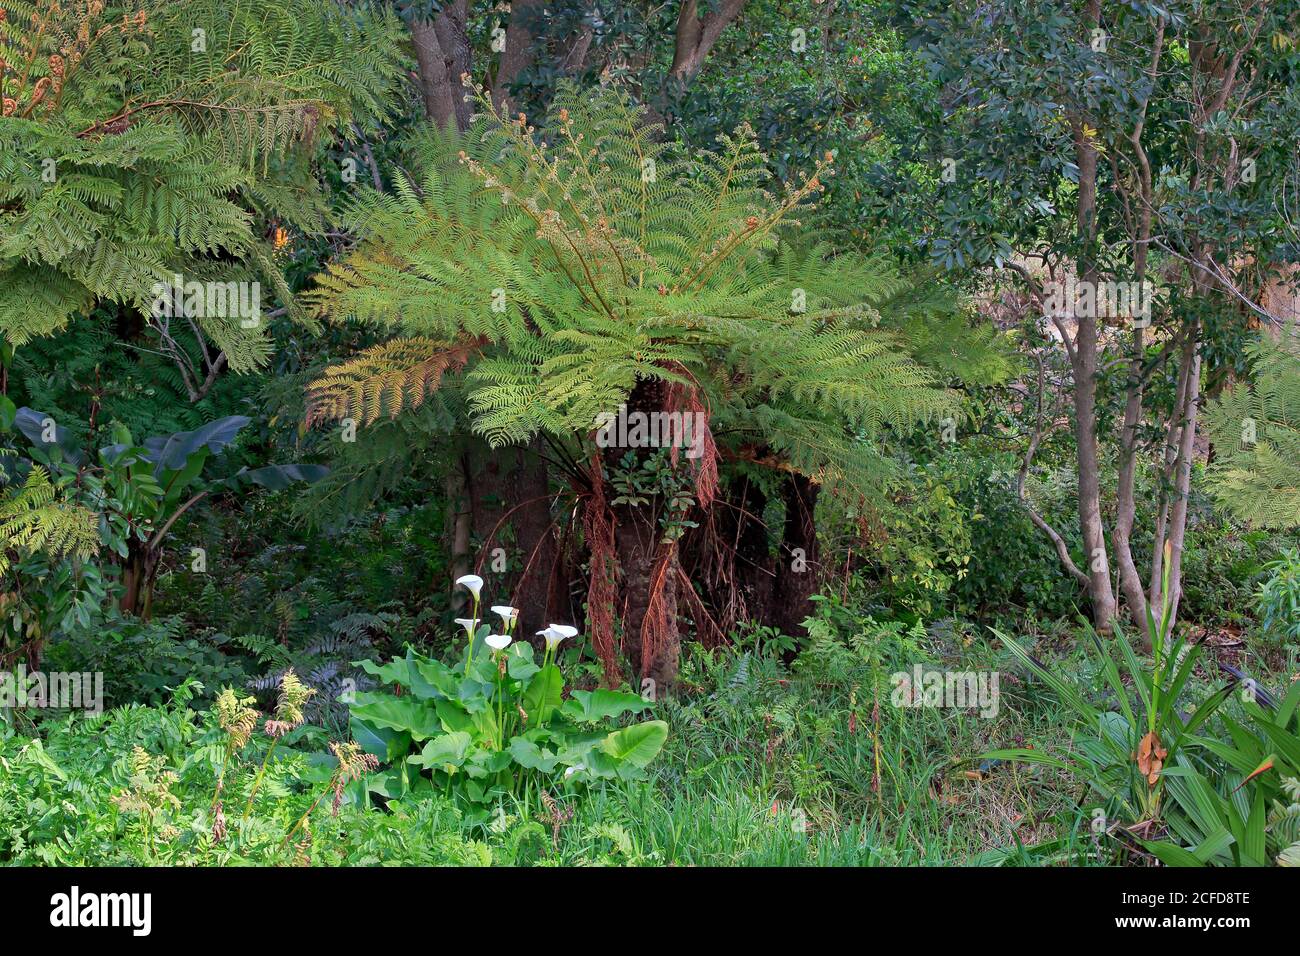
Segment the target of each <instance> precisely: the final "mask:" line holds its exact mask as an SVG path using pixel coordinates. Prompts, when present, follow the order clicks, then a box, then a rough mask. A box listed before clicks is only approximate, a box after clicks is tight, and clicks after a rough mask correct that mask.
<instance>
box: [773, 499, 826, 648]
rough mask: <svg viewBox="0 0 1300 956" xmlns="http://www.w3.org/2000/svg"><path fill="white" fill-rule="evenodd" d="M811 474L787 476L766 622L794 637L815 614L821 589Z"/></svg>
mask: <svg viewBox="0 0 1300 956" xmlns="http://www.w3.org/2000/svg"><path fill="white" fill-rule="evenodd" d="M819 490H820V489H818V487H817V486H816V485H815V484H814V483H813V482H812V480H811V479H810V478H807V477H805V476H803V475H798V474H792V475H790V477H789V478H787V479H786V482H785V487H784V489H783V495H784V498H785V527H784V530H783V533H782V540H781V547H780V550H779V552H778V554H777V559H776V580H775V582H774V583H773V587H772V597H771V604H770V605H769V611H768V614H767V620H766V621H765V623H767V624H770V625H771V626H772V627H775V628H777V629H778V630H780V632H781V633H782V634H788V635H790V636H791V637H794V636H796V635H797V633H798V629H799V628H801V627H802V626H803V622H804V619H805V618H807V617H809V616H811V614H812V610H813V605H812V600H811V598H812V596H813V594H814V593H815V592H816V590H817V569H818V567H819V566H820V565H819V557H820V551H819V548H818V545H817V522H816V509H817V495H818V492H819Z"/></svg>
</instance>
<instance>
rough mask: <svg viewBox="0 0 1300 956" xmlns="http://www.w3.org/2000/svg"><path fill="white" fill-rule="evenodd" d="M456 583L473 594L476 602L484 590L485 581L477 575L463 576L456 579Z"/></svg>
mask: <svg viewBox="0 0 1300 956" xmlns="http://www.w3.org/2000/svg"><path fill="white" fill-rule="evenodd" d="M456 583H457V584H459V585H460V586H461V587H464V588H466V589H467V590H468V591H469V592H470V593H471V594H473V595H474V600H475V601H477V600H478V596H479V592H480V591H482V590H483V579H482V578H481V577H479V576H478V575H477V574H462V575H461V576H460V577H458V578H457V579H456Z"/></svg>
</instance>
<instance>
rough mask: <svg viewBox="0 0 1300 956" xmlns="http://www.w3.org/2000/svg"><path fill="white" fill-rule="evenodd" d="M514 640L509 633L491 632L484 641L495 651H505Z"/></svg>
mask: <svg viewBox="0 0 1300 956" xmlns="http://www.w3.org/2000/svg"><path fill="white" fill-rule="evenodd" d="M513 641H514V638H512V637H511V636H510V635H509V634H489V635H488V636H487V637H485V638H483V643H484V644H486V645H487V646H488V647H490V648H492V650H494V651H504V650H505V649H506V648H507V647H509V646H510V644H511V643H512V642H513Z"/></svg>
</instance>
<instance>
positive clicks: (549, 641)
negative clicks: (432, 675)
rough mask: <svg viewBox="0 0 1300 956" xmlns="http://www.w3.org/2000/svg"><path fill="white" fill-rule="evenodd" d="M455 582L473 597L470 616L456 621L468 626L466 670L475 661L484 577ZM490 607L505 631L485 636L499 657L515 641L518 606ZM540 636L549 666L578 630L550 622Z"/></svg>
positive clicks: (468, 576) (488, 644)
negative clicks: (561, 647)
mask: <svg viewBox="0 0 1300 956" xmlns="http://www.w3.org/2000/svg"><path fill="white" fill-rule="evenodd" d="M456 584H457V585H459V586H460V587H463V588H465V589H466V590H468V591H469V592H470V594H471V595H473V598H474V605H473V613H472V615H471V616H470V617H458V618H456V623H457V624H459V625H460V626H461V627H463V628H465V633H466V635H467V636H468V638H469V654H468V657H467V661H466V665H465V669H466V670H468V669H469V666H470V665H471V664H473V663H474V635H475V633H477V631H478V624H479V606H480V600H481V595H482V592H483V579H482V578H481V577H479V576H478V575H477V574H464V575H461V576H460V577H459V578H457V579H456ZM491 610H492V613H493V614H495V615H497V616H498V617H500V618H501V631H502V633H500V634H489V635H488V636H487V637H485V638H484V639H483V643H485V644H487V646H488V647H490V648H492V650H493V652H494V654H493V656H496V654H499V653H500V652H501V651H504V650H505V649H506V648H507V647H509V646H510V644H511V643H512V642H513V641H514V638H513V637H512V636H511V632H512V631H513V630H514V628H515V625H516V624H517V623H518V622H519V608H517V607H511V606H510V605H509V604H494V605H492V608H491ZM537 636H538V637H540V638H542V639H543V640H545V642H546V650H545V652H544V654H543V658H542V667H546V666H547V665H548V664H550V663H552V662H553V661H554V660H555V652H556V648H558V647H559V646H560V644H561V643H562V642H563V641H566V640H568V639H569V638H571V637H577V636H578V629H577V628H576V627H573V626H572V625H570V624H551V625H550V626H549V627H547V628H546V629H545V630H542V631H538V632H537Z"/></svg>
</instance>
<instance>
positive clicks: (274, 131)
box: [0, 0, 401, 369]
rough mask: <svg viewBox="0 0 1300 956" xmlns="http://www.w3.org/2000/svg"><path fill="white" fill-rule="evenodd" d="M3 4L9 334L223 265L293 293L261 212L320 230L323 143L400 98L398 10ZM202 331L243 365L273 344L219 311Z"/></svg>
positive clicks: (306, 5) (2, 212)
mask: <svg viewBox="0 0 1300 956" xmlns="http://www.w3.org/2000/svg"><path fill="white" fill-rule="evenodd" d="M0 12H3V14H4V15H3V16H0V96H2V99H3V111H2V112H3V115H0V336H3V337H4V338H7V339H8V340H9V341H10V342H11V343H13V344H15V345H21V344H23V343H25V342H27V341H29V340H30V339H32V338H33V337H36V336H42V335H48V334H50V333H51V332H53V331H56V330H58V329H60V328H62V327H63V326H64V325H65V324H66V322H67V321H68V319H69V317H70V316H71V315H73V314H74V313H77V312H86V311H88V310H89V309H90V307H91V306H92V305H94V304H95V303H96V302H114V303H120V304H122V305H124V306H126V307H129V308H133V309H137V310H140V311H145V312H148V311H149V310H150V308H151V306H152V304H153V300H154V299H155V286H156V284H157V283H159V282H168V281H170V280H171V277H172V276H173V275H175V274H177V273H182V274H186V275H187V276H189V275H191V274H196V273H201V272H203V271H205V266H206V271H208V272H211V271H212V270H213V269H217V270H220V271H221V275H222V278H223V281H231V280H232V279H235V280H238V279H243V278H245V276H249V277H254V278H255V277H257V276H258V275H260V276H261V277H262V280H263V282H267V283H269V284H270V285H271V286H272V287H273V291H275V292H277V293H278V294H279V295H280V296H281V298H282V299H283V300H284V301H286V302H288V301H290V299H291V297H290V296H289V295H288V289H287V287H286V286H285V285H284V282H283V279H282V278H281V277H280V275H279V269H278V268H276V267H272V266H271V263H270V259H269V257H268V256H267V255H265V252H264V249H263V242H262V239H261V238H260V236H259V235H258V234H257V223H258V222H259V221H261V222H263V223H264V222H267V221H277V222H278V221H285V222H289V223H292V224H294V225H296V226H297V227H299V228H319V227H320V225H321V222H322V216H323V212H324V203H323V199H322V196H321V195H320V192H319V190H318V189H316V187H315V185H314V179H313V177H312V176H311V175H310V174H309V173H310V170H309V169H308V168H307V167H306V165H305V163H306V162H308V161H309V159H310V153H311V151H310V149H309V147H310V146H311V145H312V144H313V143H314V142H315V141H316V140H317V139H318V138H320V137H322V136H325V135H330V134H332V132H333V131H334V130H335V129H338V128H340V127H344V128H346V125H347V124H350V123H352V122H354V121H355V122H365V121H366V120H367V118H369V117H373V116H376V115H378V114H380V113H382V112H384V111H385V110H386V108H387V103H388V100H389V97H390V94H391V93H392V91H393V90H394V88H395V84H396V82H397V80H398V74H399V68H400V65H401V61H400V57H399V55H398V53H397V52H396V51H397V42H398V38H399V36H400V33H399V30H400V28H399V25H398V24H397V22H396V20H395V18H394V17H393V16H392V15H391V14H386V13H378V12H361V11H357V10H349V9H345V8H343V7H341V6H339V5H337V4H336V3H334V2H333V0H287V2H281V0H229V2H226V0H221V2H218V0H194V2H187V3H183V4H182V3H171V2H167V0H125V2H109V3H105V2H103V0H3V3H2V4H0ZM229 273H242V274H241V275H230V274H229ZM194 277H195V278H198V277H199V276H198V275H194ZM194 333H195V334H196V335H203V336H206V337H207V338H208V339H209V340H210V341H212V342H213V343H214V344H215V345H216V347H217V348H218V349H220V350H221V351H222V352H223V353H225V354H227V355H228V356H229V359H230V365H231V367H233V368H236V369H246V368H250V367H253V366H254V365H256V364H259V363H261V362H263V361H264V360H265V358H266V354H267V348H266V346H265V344H261V345H259V344H257V343H256V342H255V341H253V340H255V339H264V338H265V336H266V330H265V329H255V330H251V331H250V330H248V329H241V330H232V329H231V328H230V327H229V323H223V322H221V321H220V320H216V319H212V318H210V317H202V318H200V319H198V321H197V324H196V326H195V328H194ZM160 334H162V335H163V336H164V340H165V338H166V334H167V333H166V332H165V331H162V332H160Z"/></svg>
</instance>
